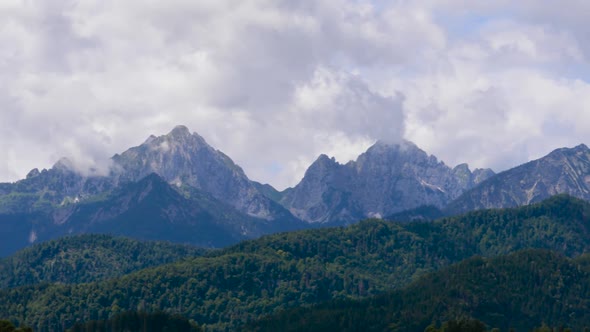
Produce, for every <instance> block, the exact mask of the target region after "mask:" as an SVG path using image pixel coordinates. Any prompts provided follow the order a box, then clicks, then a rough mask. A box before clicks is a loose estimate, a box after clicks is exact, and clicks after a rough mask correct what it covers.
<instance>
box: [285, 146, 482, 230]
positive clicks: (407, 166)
mask: <svg viewBox="0 0 590 332" xmlns="http://www.w3.org/2000/svg"><path fill="white" fill-rule="evenodd" d="M491 175H493V172H492V171H491V170H476V171H475V172H471V171H470V170H469V167H468V166H467V165H466V164H462V165H459V166H457V167H455V168H454V169H451V168H450V167H448V166H447V165H445V164H444V163H443V162H439V161H438V160H437V159H436V157H434V156H429V155H427V154H426V153H425V152H424V151H422V150H421V149H419V148H418V147H417V146H416V145H414V144H413V143H411V142H408V141H404V142H402V143H400V144H395V145H389V144H385V143H382V142H378V143H376V144H375V145H373V146H372V147H371V148H369V149H368V150H367V151H366V152H365V153H363V154H361V155H360V156H359V157H358V159H357V160H356V161H351V162H349V163H347V164H345V165H342V164H339V163H337V162H336V161H335V160H334V159H333V158H332V159H330V158H328V157H327V156H325V155H322V156H320V157H319V158H318V159H317V160H316V161H315V162H314V163H313V164H312V165H311V167H310V168H309V169H308V170H307V172H306V173H305V176H304V178H303V180H302V181H301V182H300V183H299V184H298V185H297V186H296V187H294V188H292V189H291V190H287V191H286V192H284V193H283V198H282V199H281V203H282V204H283V205H284V206H286V207H288V208H289V210H290V211H291V213H293V214H294V215H295V216H297V217H299V218H301V219H303V220H306V221H308V222H333V221H337V222H344V223H348V222H352V221H356V220H358V219H360V218H365V217H374V216H386V215H390V214H393V213H396V212H400V211H403V210H408V209H412V208H416V207H418V206H421V205H433V206H437V207H444V206H445V205H446V204H447V203H449V202H450V201H451V200H453V199H455V198H457V197H458V196H459V195H461V194H462V193H463V192H464V191H465V190H467V189H470V188H472V187H473V186H474V185H476V184H477V183H479V182H481V181H483V180H485V179H486V178H487V177H489V176H491Z"/></svg>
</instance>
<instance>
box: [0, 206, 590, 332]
mask: <svg viewBox="0 0 590 332" xmlns="http://www.w3.org/2000/svg"><path fill="white" fill-rule="evenodd" d="M589 218H590V204H589V203H587V202H586V201H583V200H579V199H575V198H572V197H569V196H565V195H559V196H555V197H552V198H551V199H548V200H546V201H544V202H542V203H539V204H533V205H529V206H524V207H520V208H512V209H500V210H482V211H476V212H471V213H467V214H465V215H461V216H456V217H447V218H442V219H439V220H436V221H433V222H411V223H394V222H387V221H383V220H367V221H364V222H361V223H358V224H355V225H351V226H349V227H336V228H321V229H313V230H305V231H297V232H289V233H281V234H275V235H269V236H264V237H262V238H260V239H257V240H251V241H245V242H241V243H239V244H237V245H234V246H232V247H228V248H226V249H222V250H214V251H210V252H206V253H202V252H193V251H191V249H190V248H186V247H178V248H177V247H174V246H170V247H165V246H164V247H162V248H168V249H165V250H164V249H162V251H164V252H166V250H168V251H167V252H168V254H166V255H164V256H163V257H158V256H155V255H156V253H157V252H159V251H160V249H157V250H154V249H153V248H154V245H153V244H149V243H146V244H142V245H138V244H135V243H133V242H129V243H127V242H126V241H128V240H123V241H121V243H120V244H116V245H117V246H119V248H121V250H116V252H111V253H108V250H107V249H108V245H105V243H111V242H109V241H114V242H112V243H118V242H117V241H116V240H113V239H110V238H100V237H99V238H96V237H88V238H86V239H84V238H80V237H72V238H69V239H65V240H63V241H65V242H64V243H63V244H62V245H60V246H56V247H55V246H54V245H51V244H47V245H44V244H42V245H38V246H34V247H32V248H30V249H27V250H25V251H23V252H20V253H18V254H17V255H15V256H12V257H9V258H7V262H9V263H8V266H13V267H18V268H12V272H9V273H7V272H6V271H8V269H0V274H7V275H8V276H1V277H0V280H8V282H6V283H5V286H4V288H3V289H1V290H0V317H4V318H7V319H9V320H10V321H11V322H13V323H16V324H18V325H28V326H31V327H33V329H34V330H35V331H63V330H64V329H67V328H70V327H73V326H74V325H75V324H76V323H83V322H88V321H97V322H98V321H105V320H108V319H112V318H113V317H115V315H118V314H122V313H124V312H127V311H137V310H141V311H142V312H165V313H168V314H174V315H176V314H178V315H181V316H182V317H186V318H187V319H189V320H190V321H193V322H195V323H196V324H197V325H198V326H200V327H201V328H203V329H205V330H207V331H225V330H247V329H251V330H266V331H271V330H272V329H273V328H275V330H281V329H283V328H285V330H288V327H287V326H285V325H280V324H284V323H282V322H290V325H289V326H292V328H293V329H294V330H297V328H299V330H305V331H307V330H310V331H311V330H313V329H312V325H313V326H316V325H314V324H315V323H317V324H318V325H317V327H318V328H320V327H321V326H324V327H326V329H328V326H327V325H326V324H328V325H329V326H331V327H332V328H341V330H342V331H356V330H357V328H358V327H359V326H364V330H367V331H382V330H384V329H388V328H395V329H397V330H398V331H424V329H425V328H426V327H427V326H429V325H431V324H433V323H434V324H435V325H436V324H438V325H437V326H441V325H440V324H442V323H443V322H445V321H453V320H455V319H462V318H469V319H477V320H480V321H481V322H483V323H484V324H485V326H486V328H490V329H491V328H501V329H505V328H515V329H516V330H529V329H533V328H534V327H540V326H542V325H543V324H546V325H549V326H565V327H571V328H573V329H574V330H583V328H584V327H586V326H590V317H589V315H590V313H589V312H588V310H587V308H588V307H590V306H589V305H590V303H588V301H590V294H589V289H590V286H589V285H590V279H589V272H588V267H589V266H590V263H589V262H590V258H589V257H588V255H584V254H585V253H588V252H590V223H589ZM85 241H88V242H90V243H94V244H92V245H89V246H88V247H85V246H84V245H82V244H83V243H84V242H85ZM68 242H69V243H74V244H68ZM75 243H78V244H75ZM101 243H102V244H101ZM61 246H63V247H64V248H67V249H64V250H60V248H59V247H61ZM157 246H162V244H158V245H156V247H157ZM92 248H96V249H92ZM124 248H134V249H133V250H129V251H130V252H132V253H131V255H132V256H133V257H138V258H139V257H145V259H144V261H143V263H141V264H146V265H147V266H153V265H151V264H152V263H153V264H158V262H157V261H158V260H168V259H170V260H177V259H178V261H176V262H172V263H168V264H164V265H159V266H153V267H147V266H146V267H147V268H142V267H140V266H125V264H124V262H125V261H127V260H131V261H134V260H135V258H130V257H129V256H126V255H129V253H124V252H122V253H120V254H121V255H122V256H118V255H117V253H118V252H119V251H125V250H124ZM533 248H534V249H533ZM144 250H145V251H146V254H144V253H143V252H144ZM523 250H524V251H523ZM29 251H30V252H29ZM84 251H86V252H87V253H88V254H89V255H90V256H88V257H96V259H95V260H94V261H95V264H96V267H94V270H89V271H90V272H85V271H84V270H86V268H84V269H77V268H75V269H72V270H68V269H67V268H66V266H67V265H68V264H70V265H72V264H73V265H74V266H75V265H76V264H77V263H76V262H78V261H79V262H81V263H80V264H82V265H81V266H86V267H92V265H91V262H90V261H89V260H87V259H85V257H86V256H85V255H84V254H83V252H84ZM26 253H29V254H26ZM199 255H200V256H199ZM473 256H481V257H475V258H473ZM53 262H55V263H53ZM162 263H164V262H162ZM141 264H139V265H141ZM52 266H56V267H59V269H58V271H68V272H67V273H68V274H70V273H71V274H77V273H80V275H79V276H72V277H68V278H65V279H64V278H63V274H64V273H61V272H58V273H56V271H55V270H52ZM139 269H141V270H139ZM39 271H43V273H39ZM109 271H111V272H112V275H109V273H110V272H109ZM124 273H127V274H125V275H121V274H124ZM15 275H16V276H17V277H15ZM10 280H13V281H10ZM14 280H16V281H14ZM19 280H27V281H26V282H24V283H19V282H18V281H19ZM36 282H39V283H38V284H36ZM80 282H83V283H80ZM19 285H22V286H19ZM15 286H18V287H15ZM310 305H318V306H315V307H309V306H310ZM269 314H275V315H276V316H268V315H269ZM263 317H266V318H263ZM261 319H262V320H261ZM322 322H325V323H326V324H324V325H322V324H323V323H322ZM277 324H278V325H277ZM364 330H363V331H364Z"/></svg>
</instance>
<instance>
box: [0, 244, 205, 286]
mask: <svg viewBox="0 0 590 332" xmlns="http://www.w3.org/2000/svg"><path fill="white" fill-rule="evenodd" d="M205 252H206V251H205V249H200V248H196V247H191V246H185V245H180V244H171V243H167V242H149V241H138V240H132V239H128V238H123V237H113V236H109V235H78V236H69V237H65V238H62V239H59V240H52V241H49V242H45V243H41V244H38V245H35V246H33V247H30V248H27V249H24V250H22V251H19V252H18V253H16V254H15V255H13V256H10V257H8V258H4V259H1V260H0V288H7V287H16V286H23V285H33V284H38V283H65V284H70V283H84V282H91V281H99V280H103V279H108V278H114V277H119V276H122V275H124V274H128V273H130V272H133V271H137V270H141V269H145V268H147V267H151V266H158V265H162V264H166V263H171V262H174V261H178V260H180V259H182V258H187V257H195V256H200V255H202V254H203V253H205Z"/></svg>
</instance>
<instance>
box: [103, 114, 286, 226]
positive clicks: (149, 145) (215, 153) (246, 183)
mask: <svg viewBox="0 0 590 332" xmlns="http://www.w3.org/2000/svg"><path fill="white" fill-rule="evenodd" d="M113 161H114V163H115V169H116V173H117V174H118V176H119V181H129V180H131V181H137V180H139V179H141V178H143V177H145V176H147V175H148V174H150V173H156V174H158V175H160V176H161V177H162V178H163V179H165V180H166V181H167V182H169V183H172V184H174V185H176V186H178V187H180V188H182V187H184V186H188V187H193V188H196V189H199V190H201V191H203V192H206V193H208V194H210V195H212V196H213V197H215V198H216V199H218V200H221V201H223V202H225V203H228V204H229V205H231V206H233V207H235V208H236V209H238V210H239V211H241V212H244V213H247V214H249V215H251V216H254V217H257V218H262V219H267V220H274V219H279V218H285V217H286V216H287V217H289V216H288V215H289V213H288V212H287V211H284V208H283V207H282V206H280V205H279V204H277V203H276V202H274V201H273V200H271V199H269V198H267V197H266V196H265V195H264V194H262V193H261V192H260V191H259V190H258V188H257V186H256V184H255V183H253V182H252V181H250V180H249V179H248V177H247V176H246V174H245V173H244V171H243V170H242V169H241V168H240V167H239V166H238V165H236V164H235V163H234V162H233V161H232V160H231V159H230V158H229V157H228V156H226V155H225V154H223V153H222V152H221V151H219V150H215V149H213V148H212V147H211V146H210V145H208V144H207V142H205V140H204V139H203V138H202V137H201V136H199V135H198V134H196V133H192V134H191V133H190V131H189V130H188V128H186V127H185V126H177V127H175V128H174V129H173V130H172V131H171V132H170V133H169V134H167V135H163V136H159V137H155V136H150V138H148V139H147V140H146V141H145V142H144V143H143V144H141V145H140V146H137V147H133V148H131V149H129V150H127V151H125V152H123V153H122V154H120V155H115V156H114V157H113ZM291 219H294V218H293V217H291Z"/></svg>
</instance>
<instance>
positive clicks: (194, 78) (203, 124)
mask: <svg viewBox="0 0 590 332" xmlns="http://www.w3.org/2000/svg"><path fill="white" fill-rule="evenodd" d="M585 7H587V5H585V4H584V3H582V2H579V1H566V3H565V4H564V3H560V4H559V5H558V4H551V3H546V2H543V3H539V2H537V1H521V2H518V3H513V2H509V1H495V2H493V3H487V2H486V3H480V2H471V1H462V0H445V1H432V2H430V1H424V2H422V1H420V2H419V1H391V2H389V1H362V0H361V1H358V0H318V1H299V2H295V1H269V0H249V1H230V0H219V1H186V0H170V1H165V2H162V1H137V0H130V1H114V0H101V1H98V0H97V1H74V0H56V1H40V0H37V1H18V0H9V1H3V2H2V3H1V4H0V22H1V23H0V87H1V89H0V107H2V111H1V112H0V131H1V132H2V133H3V135H2V136H3V139H2V140H1V141H0V150H1V151H3V152H2V153H3V156H2V159H3V160H4V162H3V163H1V164H0V180H4V181H13V180H16V179H18V178H21V177H23V176H24V175H25V174H26V173H27V172H28V170H29V169H31V168H33V167H50V166H51V164H52V163H54V162H56V161H57V160H58V159H59V158H60V157H62V156H66V157H68V158H70V159H71V160H73V161H74V162H75V163H76V164H77V165H79V167H80V168H90V167H92V166H93V165H95V164H96V163H99V164H100V163H104V160H106V159H108V158H109V157H110V156H111V155H113V154H114V153H117V152H121V151H122V150H124V149H126V148H128V147H130V146H132V145H137V144H139V143H141V142H143V141H144V140H145V138H146V137H148V136H149V135H150V134H156V135H159V134H164V133H167V132H168V131H170V129H171V128H172V127H174V126H175V125H177V124H184V125H187V126H188V127H189V128H190V129H191V130H193V131H196V132H198V133H199V134H201V135H202V136H203V137H205V139H206V140H207V141H208V142H209V143H210V144H212V145H213V146H215V147H216V148H218V149H220V150H222V151H224V152H225V153H226V154H228V155H229V156H231V157H232V158H233V159H234V160H235V161H236V162H237V163H238V164H240V165H241V166H243V168H244V170H245V171H246V173H247V174H248V175H249V176H250V177H251V178H253V179H255V180H259V181H262V182H270V183H271V184H273V185H276V186H277V187H279V188H284V187H285V186H289V185H294V184H295V183H296V182H297V181H298V180H299V179H300V178H301V176H302V175H303V172H304V171H305V169H306V167H307V166H308V165H309V163H310V162H311V161H313V160H314V159H315V158H316V157H317V155H319V154H320V153H326V154H329V155H335V156H336V157H337V159H339V160H340V161H344V162H345V161H347V160H348V159H350V158H354V157H355V156H356V155H357V154H358V153H360V152H361V151H362V150H364V149H366V148H367V147H368V146H369V145H370V144H372V143H373V142H374V141H375V140H377V139H383V140H388V141H392V142H395V141H398V140H400V139H401V138H407V139H409V140H412V141H414V142H415V143H417V144H418V146H420V147H422V148H423V149H425V150H427V151H428V152H430V153H433V154H435V155H437V156H438V157H439V158H441V159H443V160H445V162H447V163H448V164H451V165H454V164H457V163H460V162H464V161H466V162H469V163H471V164H473V165H475V166H478V167H484V166H485V167H487V166H490V167H493V168H495V169H496V170H501V169H503V168H506V167H508V166H510V165H515V164H517V163H521V162H524V161H527V160H529V159H530V158H534V157H539V156H541V155H543V154H545V153H547V152H549V150H551V149H552V148H555V147H558V146H565V145H569V146H571V145H575V144H577V143H580V142H586V143H588V142H590V134H587V133H590V116H588V114H590V110H588V107H587V106H586V105H590V104H589V103H588V102H587V99H588V97H587V96H588V95H590V94H588V92H589V86H588V79H589V76H588V74H589V71H588V59H589V55H590V53H589V52H590V49H589V48H588V46H587V45H590V43H588V40H587V39H588V38H589V37H588V36H590V34H589V33H588V32H590V31H587V30H588V29H589V28H587V24H585V22H587V19H588V17H586V16H585V15H586V14H585V13H587V12H588V11H587V9H588V8H585ZM261 151H264V153H260V152H261Z"/></svg>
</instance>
